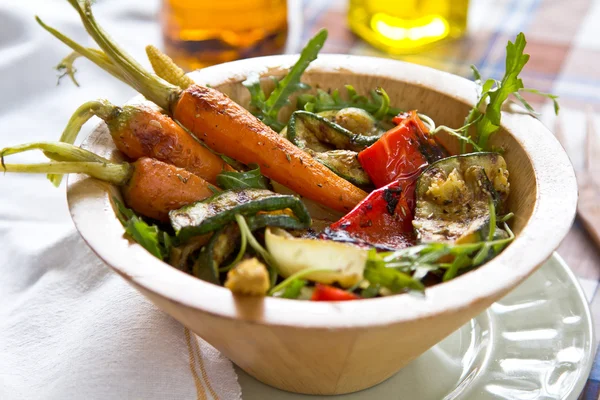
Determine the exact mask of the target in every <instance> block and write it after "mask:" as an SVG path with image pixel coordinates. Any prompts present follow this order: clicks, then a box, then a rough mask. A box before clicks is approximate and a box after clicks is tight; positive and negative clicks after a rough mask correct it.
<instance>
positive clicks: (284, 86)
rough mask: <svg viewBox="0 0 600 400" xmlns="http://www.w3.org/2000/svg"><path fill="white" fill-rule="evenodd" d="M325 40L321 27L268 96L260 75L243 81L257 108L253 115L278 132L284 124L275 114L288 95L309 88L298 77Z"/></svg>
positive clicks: (283, 104) (251, 102) (325, 34)
mask: <svg viewBox="0 0 600 400" xmlns="http://www.w3.org/2000/svg"><path fill="white" fill-rule="evenodd" d="M325 40H327V30H326V29H321V30H320V31H319V32H318V33H317V34H316V35H315V36H314V37H313V38H312V39H311V40H309V41H308V43H307V44H306V46H305V47H304V49H303V50H302V52H301V53H300V58H299V59H298V61H296V64H294V66H293V67H292V69H291V70H290V71H289V72H288V73H287V75H286V76H285V77H284V78H283V79H282V80H280V81H279V82H277V84H276V86H275V89H274V90H273V92H271V94H270V95H269V97H268V98H267V97H266V95H265V92H264V91H263V89H262V88H261V86H260V77H259V76H258V75H257V74H253V75H252V76H249V77H248V79H246V80H245V81H244V82H243V85H244V86H245V87H246V88H247V89H248V90H249V91H250V104H251V105H252V106H253V107H255V108H256V109H257V110H258V112H257V113H256V114H255V115H256V116H257V117H258V118H259V119H260V120H261V121H263V122H264V123H265V124H267V125H269V126H270V127H271V128H273V129H275V130H276V131H278V132H279V131H280V130H281V129H283V127H284V126H285V125H284V124H282V123H281V122H279V121H278V120H277V115H278V114H279V110H281V108H282V107H283V106H285V105H286V104H288V103H289V101H290V100H289V97H290V96H291V95H292V94H293V93H294V92H297V91H300V90H306V89H308V88H310V87H309V86H308V85H307V84H305V83H302V82H300V78H301V77H302V74H303V73H304V71H305V70H306V68H307V67H308V66H309V64H310V63H311V62H312V61H314V60H315V59H316V58H317V56H318V54H319V51H320V50H321V49H322V48H323V44H324V43H325Z"/></svg>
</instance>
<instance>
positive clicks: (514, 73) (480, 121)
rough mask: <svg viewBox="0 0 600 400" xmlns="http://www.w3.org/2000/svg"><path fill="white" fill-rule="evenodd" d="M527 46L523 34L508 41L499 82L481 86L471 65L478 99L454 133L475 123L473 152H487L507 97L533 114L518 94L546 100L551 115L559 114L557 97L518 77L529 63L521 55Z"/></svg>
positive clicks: (525, 56) (478, 77) (525, 55)
mask: <svg viewBox="0 0 600 400" xmlns="http://www.w3.org/2000/svg"><path fill="white" fill-rule="evenodd" d="M526 45H527V41H526V39H525V35H524V34H523V33H522V32H521V33H519V34H518V35H517V37H516V39H515V41H514V43H513V42H511V41H509V42H508V44H507V45H506V63H505V71H504V77H503V78H502V80H501V81H497V80H495V79H487V80H486V81H485V82H484V83H483V84H482V78H481V74H480V72H479V70H478V69H477V68H476V67H475V66H473V65H472V66H471V69H472V70H473V76H474V77H475V83H476V84H477V86H478V88H479V90H480V94H479V98H478V100H477V103H476V104H475V106H474V107H473V109H472V110H471V111H470V112H469V114H468V116H467V118H466V119H465V125H464V126H463V127H462V128H459V129H456V130H453V131H454V132H465V133H466V132H467V130H466V127H467V126H469V125H470V124H472V123H473V122H474V121H477V122H476V125H475V130H476V133H477V135H476V140H477V147H475V146H474V147H475V150H476V151H487V150H489V149H488V141H489V138H490V136H491V135H492V134H493V133H494V132H496V131H497V130H498V129H499V128H500V119H501V117H502V113H501V109H502V105H503V104H504V102H505V101H506V100H507V99H508V98H509V97H510V95H513V96H515V98H516V99H517V100H518V101H520V102H521V103H522V104H523V106H524V107H525V108H526V109H527V111H528V112H530V113H531V114H534V115H536V114H537V113H536V112H535V110H534V109H533V107H531V105H530V104H529V103H528V102H527V101H526V100H525V99H524V98H523V97H522V96H521V95H520V93H519V92H520V91H524V92H529V93H534V94H538V95H540V96H544V97H547V98H549V99H551V100H552V102H553V103H554V112H555V113H556V114H558V111H559V105H558V102H557V99H558V96H555V95H552V94H549V93H543V92H540V91H538V90H535V89H528V88H525V86H524V85H523V81H522V80H521V79H520V78H519V74H520V73H521V71H522V70H523V68H524V67H525V64H527V62H528V61H529V54H525V53H524V51H525V46H526ZM486 103H487V106H486V107H485V111H484V112H483V113H482V112H481V111H480V108H481V107H482V106H483V105H484V104H486ZM466 137H467V138H468V140H462V141H461V153H464V152H465V151H466V144H467V143H470V142H471V136H470V135H467V136H466Z"/></svg>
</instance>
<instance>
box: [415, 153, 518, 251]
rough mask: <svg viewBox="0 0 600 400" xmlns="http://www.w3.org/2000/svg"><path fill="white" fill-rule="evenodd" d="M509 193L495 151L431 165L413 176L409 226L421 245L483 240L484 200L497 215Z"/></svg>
mask: <svg viewBox="0 0 600 400" xmlns="http://www.w3.org/2000/svg"><path fill="white" fill-rule="evenodd" d="M508 194H509V182H508V170H507V168H506V162H505V161H504V158H503V157H502V156H501V155H500V154H498V153H473V154H464V155H460V156H454V157H448V158H444V159H442V160H439V161H437V162H435V163H433V164H432V165H431V166H429V168H427V169H426V170H425V171H424V172H423V173H422V174H421V176H420V177H419V180H418V181H417V189H416V202H417V203H416V209H415V218H414V220H413V226H414V228H415V230H416V233H417V239H418V240H419V241H420V242H422V243H427V242H446V243H470V242H475V241H479V240H483V239H485V238H486V237H487V235H488V232H489V223H490V206H489V202H490V198H491V199H492V200H493V202H494V205H495V208H496V210H497V211H498V212H500V211H501V210H502V205H503V203H504V202H505V201H506V198H507V197H508Z"/></svg>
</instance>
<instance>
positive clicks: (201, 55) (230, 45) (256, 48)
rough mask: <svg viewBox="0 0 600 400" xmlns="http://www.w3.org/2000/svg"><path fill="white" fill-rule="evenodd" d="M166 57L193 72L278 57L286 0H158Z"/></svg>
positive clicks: (284, 30)
mask: <svg viewBox="0 0 600 400" xmlns="http://www.w3.org/2000/svg"><path fill="white" fill-rule="evenodd" d="M161 23H162V31H163V39H164V44H165V50H166V53H167V54H168V55H169V56H171V58H173V59H174V60H175V62H176V63H177V64H179V65H180V66H181V67H182V68H184V69H186V70H194V69H197V68H202V67H205V66H208V65H212V64H218V63H222V62H226V61H232V60H236V59H239V58H247V57H255V56H261V55H268V54H276V53H280V52H282V50H283V48H284V46H285V42H286V38H287V29H288V25H287V1H286V0H163V3H162V12H161Z"/></svg>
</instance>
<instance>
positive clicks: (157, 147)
mask: <svg viewBox="0 0 600 400" xmlns="http://www.w3.org/2000/svg"><path fill="white" fill-rule="evenodd" d="M94 115H95V116H97V117H99V118H100V119H102V120H104V122H106V125H107V126H108V131H109V132H110V135H111V136H112V138H113V141H114V142H115V145H116V146H117V148H118V149H119V150H120V151H121V152H122V153H123V154H125V155H126V156H127V157H129V158H130V159H132V160H137V159H139V158H141V157H151V158H155V159H157V160H160V161H164V162H166V163H169V164H173V165H175V166H177V167H180V168H183V169H186V170H187V171H189V172H191V173H193V174H196V175H198V176H199V177H200V178H203V179H205V180H207V181H208V182H210V183H213V184H214V183H216V178H217V175H218V174H219V173H221V172H222V171H232V170H233V168H231V167H230V166H229V165H228V164H227V163H226V162H225V161H223V159H222V158H221V157H219V156H218V155H216V154H214V153H213V152H211V151H210V150H209V149H207V148H206V147H205V146H203V145H202V144H201V143H200V142H198V141H197V140H196V139H194V138H193V137H192V136H191V135H190V134H188V133H187V132H186V131H185V130H184V129H183V128H182V127H181V126H179V125H178V124H177V123H176V122H175V121H173V120H172V119H171V118H170V117H169V116H167V115H165V114H163V113H162V112H161V111H160V110H159V109H158V107H156V106H155V105H154V104H152V103H150V102H148V101H146V102H143V103H140V104H135V105H126V106H123V107H118V106H115V105H113V104H111V103H110V102H109V101H107V100H95V101H90V102H87V103H85V104H83V105H81V106H80V107H79V108H78V109H77V110H76V111H75V113H74V114H73V116H72V117H71V119H70V120H69V123H68V124H67V127H66V128H65V130H64V132H63V134H62V136H61V138H60V141H61V142H65V143H71V144H72V143H73V142H75V138H76V136H77V134H78V133H79V131H80V130H81V127H82V125H83V124H84V123H86V122H87V121H88V120H89V119H90V118H91V117H92V116H94ZM49 178H50V180H51V181H52V182H53V183H54V184H55V185H58V184H59V183H60V176H57V175H52V176H49Z"/></svg>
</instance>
